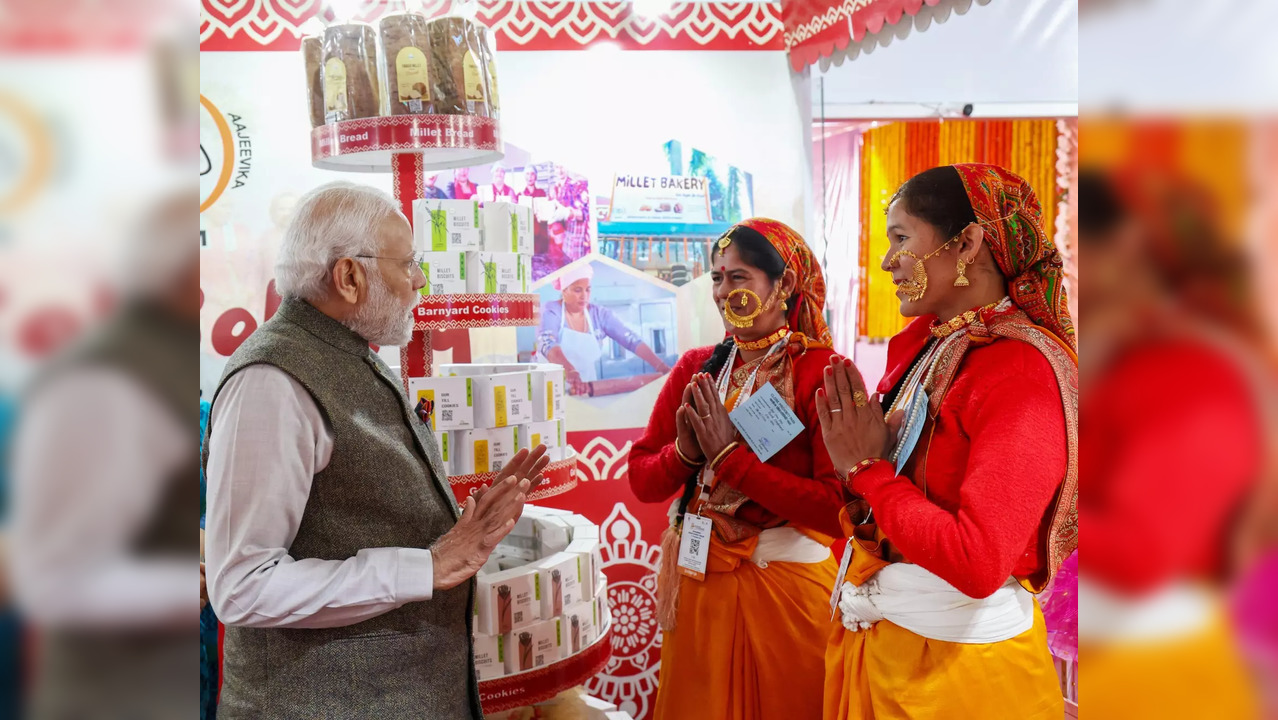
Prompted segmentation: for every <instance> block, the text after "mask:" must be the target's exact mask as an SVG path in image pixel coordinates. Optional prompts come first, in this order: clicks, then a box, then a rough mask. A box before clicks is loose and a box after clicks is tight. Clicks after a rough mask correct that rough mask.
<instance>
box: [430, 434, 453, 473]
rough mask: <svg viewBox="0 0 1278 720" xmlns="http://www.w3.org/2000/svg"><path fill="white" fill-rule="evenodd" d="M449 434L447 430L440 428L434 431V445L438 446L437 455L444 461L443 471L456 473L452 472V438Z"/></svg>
mask: <svg viewBox="0 0 1278 720" xmlns="http://www.w3.org/2000/svg"><path fill="white" fill-rule="evenodd" d="M449 435H450V433H449V431H448V430H441V431H439V432H437V433H435V445H436V447H438V448H439V456H440V458H441V459H443V461H444V472H446V473H448V474H449V475H456V474H457V473H456V472H453V456H452V446H453V439H452V438H451V437H450V436H449Z"/></svg>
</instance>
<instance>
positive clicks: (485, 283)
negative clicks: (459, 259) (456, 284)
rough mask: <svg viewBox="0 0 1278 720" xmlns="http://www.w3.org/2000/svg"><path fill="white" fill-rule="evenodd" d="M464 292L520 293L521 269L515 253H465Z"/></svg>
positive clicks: (522, 283)
mask: <svg viewBox="0 0 1278 720" xmlns="http://www.w3.org/2000/svg"><path fill="white" fill-rule="evenodd" d="M466 292H468V293H489V294H491V293H522V292H524V281H523V268H522V266H521V265H520V264H519V256H518V255H516V254H515V253H508V252H506V253H500V252H484V251H473V250H472V251H470V252H468V253H466Z"/></svg>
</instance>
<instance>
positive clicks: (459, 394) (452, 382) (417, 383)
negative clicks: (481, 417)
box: [408, 377, 475, 432]
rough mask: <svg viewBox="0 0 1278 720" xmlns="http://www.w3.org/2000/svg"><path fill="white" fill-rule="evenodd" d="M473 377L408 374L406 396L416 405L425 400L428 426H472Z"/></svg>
mask: <svg viewBox="0 0 1278 720" xmlns="http://www.w3.org/2000/svg"><path fill="white" fill-rule="evenodd" d="M474 392H475V391H474V380H473V379H472V378H463V377H428V378H409V380H408V396H409V398H410V399H411V400H412V401H413V405H417V404H418V403H419V402H421V401H422V400H423V399H424V400H426V401H427V403H428V407H429V414H430V429H431V430H434V431H435V432H439V431H441V430H465V429H469V428H472V427H475V410H474V404H475V403H474Z"/></svg>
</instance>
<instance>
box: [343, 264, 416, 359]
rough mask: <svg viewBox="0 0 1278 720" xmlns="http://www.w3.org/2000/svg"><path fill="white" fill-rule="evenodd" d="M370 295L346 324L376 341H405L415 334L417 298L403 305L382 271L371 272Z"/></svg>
mask: <svg viewBox="0 0 1278 720" xmlns="http://www.w3.org/2000/svg"><path fill="white" fill-rule="evenodd" d="M367 276H368V278H369V286H368V299H367V300H365V301H364V304H363V305H361V306H360V307H359V309H358V310H356V311H355V314H354V315H353V316H351V318H350V319H349V320H347V321H346V326H347V327H349V328H350V329H351V330H353V331H354V332H356V333H358V334H359V336H360V337H362V338H364V339H365V340H367V341H368V342H370V343H372V344H373V345H379V346H381V345H403V344H405V343H407V342H408V340H409V338H411V337H412V336H413V308H414V307H415V306H416V305H417V303H416V302H414V303H413V304H412V305H409V306H408V307H404V306H402V305H400V304H399V303H398V302H397V301H396V300H395V296H394V295H392V294H391V291H390V288H389V287H387V285H386V281H385V280H383V279H382V276H381V274H380V273H377V272H370V273H367Z"/></svg>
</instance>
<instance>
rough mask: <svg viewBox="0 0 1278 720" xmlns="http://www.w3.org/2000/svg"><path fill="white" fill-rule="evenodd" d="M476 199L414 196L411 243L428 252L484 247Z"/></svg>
mask: <svg viewBox="0 0 1278 720" xmlns="http://www.w3.org/2000/svg"><path fill="white" fill-rule="evenodd" d="M482 227H483V225H481V224H480V218H479V201H478V200H425V199H423V200H414V201H413V245H414V246H415V247H417V248H418V249H420V250H425V251H427V252H463V251H466V250H479V249H480V248H481V247H483V231H482V229H481V228H482Z"/></svg>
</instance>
